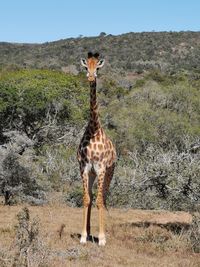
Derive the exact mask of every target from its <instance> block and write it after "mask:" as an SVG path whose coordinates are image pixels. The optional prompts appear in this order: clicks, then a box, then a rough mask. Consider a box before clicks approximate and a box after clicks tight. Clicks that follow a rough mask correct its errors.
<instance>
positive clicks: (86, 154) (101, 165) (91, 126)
mask: <svg viewBox="0 0 200 267" xmlns="http://www.w3.org/2000/svg"><path fill="white" fill-rule="evenodd" d="M81 64H82V66H83V67H85V68H86V69H87V78H88V81H89V85H90V118H89V122H88V125H87V126H86V129H85V133H84V135H83V137H82V139H81V142H80V145H79V148H78V152H77V158H78V161H79V165H80V173H81V177H82V181H83V228H82V234H81V239H80V242H81V243H83V244H84V243H86V242H87V239H88V238H89V236H90V217H91V207H92V186H93V183H94V180H95V178H96V177H97V188H98V192H97V199H96V204H97V208H98V211H99V236H98V237H99V241H98V242H99V245H100V246H104V245H105V244H106V238H105V229H104V228H105V221H104V219H105V218H104V210H105V207H106V194H107V192H108V189H109V185H110V182H111V179H112V176H113V173H114V168H115V161H116V151H115V148H114V146H113V144H112V142H111V141H110V139H109V138H108V137H107V136H106V134H105V132H104V130H103V128H102V126H101V123H100V119H99V115H98V103H97V95H96V85H97V84H96V78H97V70H98V69H99V68H101V67H103V65H104V60H103V59H100V60H99V54H98V53H95V54H93V53H91V52H89V53H88V58H87V60H86V59H81Z"/></svg>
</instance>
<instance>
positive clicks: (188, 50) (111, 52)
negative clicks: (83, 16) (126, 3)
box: [0, 31, 200, 74]
mask: <svg viewBox="0 0 200 267" xmlns="http://www.w3.org/2000/svg"><path fill="white" fill-rule="evenodd" d="M90 50H91V51H99V52H100V53H101V54H102V56H103V57H105V58H106V60H107V64H106V67H105V69H106V72H110V73H114V72H117V73H121V74H123V73H124V72H125V73H126V72H142V71H143V70H152V69H160V70H162V71H174V70H178V69H187V70H191V69H196V68H198V66H199V64H200V32H190V31H186V32H142V33H127V34H122V35H118V36H113V35H110V34H108V35H104V34H101V35H100V36H98V37H79V38H69V39H63V40H60V41H55V42H49V43H44V44H12V43H0V66H9V65H15V66H20V67H27V68H51V69H58V70H61V69H62V68H65V67H69V66H71V67H72V69H73V71H75V72H77V71H79V70H80V66H79V62H80V57H83V56H84V55H86V53H87V52H88V51H90Z"/></svg>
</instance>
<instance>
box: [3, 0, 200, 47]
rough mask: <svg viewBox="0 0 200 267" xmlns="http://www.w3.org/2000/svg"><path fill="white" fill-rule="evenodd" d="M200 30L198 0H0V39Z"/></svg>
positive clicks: (38, 39) (47, 39) (24, 40)
mask: <svg viewBox="0 0 200 267" xmlns="http://www.w3.org/2000/svg"><path fill="white" fill-rule="evenodd" d="M187 30H190V31H200V0H0V42H17V43H43V42H50V41H56V40H60V39H65V38H70V37H78V36H80V35H83V36H98V35H99V34H100V33H101V32H105V33H107V34H113V35H117V34H122V33H127V32H143V31H187Z"/></svg>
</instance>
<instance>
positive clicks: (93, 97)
mask: <svg viewBox="0 0 200 267" xmlns="http://www.w3.org/2000/svg"><path fill="white" fill-rule="evenodd" d="M89 128H90V132H91V133H92V134H95V133H96V132H97V131H98V130H99V129H100V128H101V124H100V120H99V112H98V102H97V93H96V81H94V82H90V121H89Z"/></svg>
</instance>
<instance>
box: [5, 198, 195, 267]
mask: <svg viewBox="0 0 200 267" xmlns="http://www.w3.org/2000/svg"><path fill="white" fill-rule="evenodd" d="M28 208H29V210H30V215H31V218H33V217H35V216H38V217H39V220H40V227H39V228H40V232H39V237H40V239H41V240H42V243H43V246H42V247H41V248H40V251H39V253H43V254H45V257H46V258H45V260H44V261H43V262H42V263H41V264H40V265H38V263H37V265H33V264H32V265H31V264H30V266H31V267H32V266H34V267H35V266H40V267H53V266H56V267H64V266H65V267H66V266H104V267H108V266H133V267H134V266H137V267H140V266H141V267H142V266H145V267H147V266H150V267H157V266H159V267H161V266H163V267H167V266H173V267H174V266H181V267H186V266H190V267H198V266H200V254H198V253H193V251H192V248H191V244H190V243H189V242H188V238H187V235H186V234H185V232H186V230H184V229H186V228H187V226H188V225H189V224H190V223H191V221H192V217H191V215H189V214H188V213H185V212H176V213H171V212H165V211H142V210H122V209H121V210H119V209H111V210H110V211H109V214H107V244H106V246H105V247H103V248H102V247H98V245H97V243H95V242H88V243H87V245H85V246H84V245H80V244H79V233H80V231H81V219H82V210H81V209H78V208H69V207H67V206H65V205H61V204H58V203H54V204H51V205H48V206H43V207H31V206H30V207H28ZM21 209H22V206H12V207H6V206H3V205H1V206H0V266H6V267H7V266H9V260H8V259H6V256H5V255H6V253H8V254H9V253H10V254H9V255H11V251H12V248H13V240H14V237H15V230H14V225H16V224H17V218H16V215H17V213H18V212H19V211H21ZM97 215H98V214H97V210H96V208H94V209H93V213H92V234H93V235H94V236H98V221H97V218H98V216H97ZM174 225H179V228H177V229H178V230H177V231H178V233H175V231H174V229H173V226H174ZM181 225H182V226H183V228H181ZM42 250H45V252H44V251H42ZM3 260H4V263H3ZM6 260H7V262H6ZM3 264H4V265H3ZM34 264H36V263H34Z"/></svg>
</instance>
